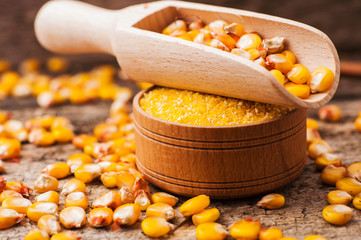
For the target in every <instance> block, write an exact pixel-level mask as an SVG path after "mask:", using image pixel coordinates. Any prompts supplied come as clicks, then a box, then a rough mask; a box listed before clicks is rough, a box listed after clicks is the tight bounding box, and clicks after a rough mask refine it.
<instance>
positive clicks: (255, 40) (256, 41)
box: [236, 33, 262, 51]
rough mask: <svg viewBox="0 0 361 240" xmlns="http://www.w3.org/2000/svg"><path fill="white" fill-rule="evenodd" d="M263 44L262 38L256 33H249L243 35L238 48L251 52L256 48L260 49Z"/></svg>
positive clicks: (237, 44)
mask: <svg viewBox="0 0 361 240" xmlns="http://www.w3.org/2000/svg"><path fill="white" fill-rule="evenodd" d="M261 43H262V39H261V37H260V36H259V35H258V34H256V33H247V34H244V35H242V37H241V38H240V39H239V40H238V42H237V43H236V47H238V48H240V49H242V50H245V51H249V50H251V49H254V48H258V47H259V46H260V45H261Z"/></svg>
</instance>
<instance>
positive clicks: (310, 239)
mask: <svg viewBox="0 0 361 240" xmlns="http://www.w3.org/2000/svg"><path fill="white" fill-rule="evenodd" d="M303 240H327V238H325V237H323V236H321V235H310V236H307V237H305V238H304V239H303Z"/></svg>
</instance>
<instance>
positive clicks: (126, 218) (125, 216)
mask: <svg viewBox="0 0 361 240" xmlns="http://www.w3.org/2000/svg"><path fill="white" fill-rule="evenodd" d="M140 214H141V210H140V208H139V205H138V204H132V203H129V204H124V205H122V206H120V207H118V208H117V209H115V211H114V215H113V220H114V223H116V224H118V225H132V224H134V223H135V222H136V221H137V220H138V218H139V216H140Z"/></svg>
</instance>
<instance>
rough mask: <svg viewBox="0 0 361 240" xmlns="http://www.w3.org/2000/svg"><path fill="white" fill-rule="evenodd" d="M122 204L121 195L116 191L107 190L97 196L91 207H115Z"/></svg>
mask: <svg viewBox="0 0 361 240" xmlns="http://www.w3.org/2000/svg"><path fill="white" fill-rule="evenodd" d="M121 204H122V199H121V195H120V194H119V193H118V192H116V191H109V192H106V193H104V194H103V195H101V196H100V197H98V198H97V199H96V200H95V201H94V202H93V208H104V207H108V208H111V209H113V210H114V209H116V208H117V207H119V206H120V205H121Z"/></svg>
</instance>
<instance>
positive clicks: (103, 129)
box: [93, 123, 118, 139]
mask: <svg viewBox="0 0 361 240" xmlns="http://www.w3.org/2000/svg"><path fill="white" fill-rule="evenodd" d="M117 131H118V127H117V126H116V125H115V124H110V123H101V124H98V125H96V126H95V128H94V130H93V133H94V136H96V137H97V138H98V139H99V138H101V137H102V136H103V135H105V134H108V133H114V132H117Z"/></svg>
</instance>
